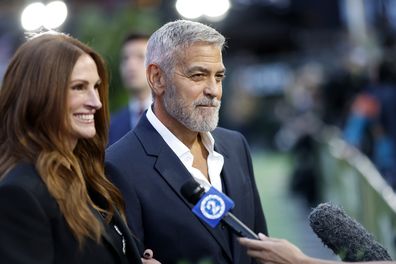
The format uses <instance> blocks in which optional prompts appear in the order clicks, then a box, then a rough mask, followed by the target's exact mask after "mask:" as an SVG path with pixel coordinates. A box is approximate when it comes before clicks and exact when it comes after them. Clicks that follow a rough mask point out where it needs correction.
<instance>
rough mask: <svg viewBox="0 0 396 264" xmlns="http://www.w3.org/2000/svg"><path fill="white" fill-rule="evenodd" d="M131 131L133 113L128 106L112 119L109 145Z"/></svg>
mask: <svg viewBox="0 0 396 264" xmlns="http://www.w3.org/2000/svg"><path fill="white" fill-rule="evenodd" d="M131 129H132V127H131V111H130V110H129V107H128V106H126V107H123V108H122V109H121V110H119V111H118V112H116V113H115V114H112V115H111V117H110V129H109V145H111V144H113V143H114V142H116V141H117V140H119V139H120V138H122V137H123V136H124V135H125V134H126V133H128V132H129V131H130V130H131Z"/></svg>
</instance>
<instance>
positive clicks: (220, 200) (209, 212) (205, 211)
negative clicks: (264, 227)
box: [180, 179, 259, 239]
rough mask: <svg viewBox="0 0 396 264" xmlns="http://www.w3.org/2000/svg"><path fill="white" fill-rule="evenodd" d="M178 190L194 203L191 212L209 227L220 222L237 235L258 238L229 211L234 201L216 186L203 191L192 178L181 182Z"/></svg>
mask: <svg viewBox="0 0 396 264" xmlns="http://www.w3.org/2000/svg"><path fill="white" fill-rule="evenodd" d="M180 192H181V193H182V195H183V197H184V198H185V199H186V200H187V201H188V202H190V203H191V204H193V205H195V206H194V207H193V209H192V211H193V213H194V214H195V215H197V216H198V217H199V218H200V219H201V220H203V221H204V222H205V223H207V224H209V225H210V226H211V227H213V228H214V227H216V226H217V225H218V224H219V222H222V223H223V224H225V225H227V226H228V227H230V228H231V230H232V231H233V232H234V233H235V234H236V235H238V236H241V237H247V238H251V239H259V238H258V236H257V235H256V234H255V233H254V232H253V231H252V230H251V229H249V227H247V226H246V225H245V224H244V223H242V222H241V221H240V220H239V219H238V218H236V216H234V215H233V214H232V213H230V212H229V211H230V210H231V209H232V208H233V207H234V202H233V201H232V200H231V199H230V198H229V197H228V196H226V195H225V194H224V193H222V192H219V191H218V190H217V189H216V188H213V187H211V188H210V189H209V190H208V191H207V192H205V189H204V188H203V187H202V186H201V185H200V184H199V183H197V182H196V181H195V180H193V179H192V180H190V181H188V182H186V183H185V184H183V186H182V187H181V190H180Z"/></svg>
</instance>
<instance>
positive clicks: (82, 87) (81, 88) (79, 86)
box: [72, 84, 84, 90]
mask: <svg viewBox="0 0 396 264" xmlns="http://www.w3.org/2000/svg"><path fill="white" fill-rule="evenodd" d="M72 89H73V90H83V89H84V85H83V84H76V85H73V86H72Z"/></svg>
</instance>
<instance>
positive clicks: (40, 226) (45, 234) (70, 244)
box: [0, 163, 141, 264]
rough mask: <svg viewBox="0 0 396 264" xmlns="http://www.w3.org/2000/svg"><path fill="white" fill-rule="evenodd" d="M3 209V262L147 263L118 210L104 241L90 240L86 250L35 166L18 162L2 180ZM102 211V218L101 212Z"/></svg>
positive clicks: (0, 251) (0, 223)
mask: <svg viewBox="0 0 396 264" xmlns="http://www.w3.org/2000/svg"><path fill="white" fill-rule="evenodd" d="M0 212H1V217H0V234H1V235H0V260H1V263H9V264H14V263H21V264H22V263H26V264H36V263H37V264H46V263H65V264H66V263H67V264H70V263H73V264H74V263H84V264H86V263H88V264H89V263H95V264H100V263H103V264H104V263H106V264H111V263H141V260H140V255H139V252H138V250H137V247H136V245H135V241H134V239H133V238H132V236H131V234H130V231H129V230H128V228H127V226H126V225H125V224H124V223H123V221H122V219H121V217H120V216H119V214H118V213H116V214H115V215H114V217H113V219H112V220H111V223H110V224H105V225H104V227H105V231H104V234H103V237H102V242H101V243H99V244H98V243H96V242H95V241H93V240H91V239H89V238H87V239H86V240H85V243H84V246H83V248H82V249H80V248H79V243H78V241H77V240H76V239H75V237H74V236H73V234H72V232H71V230H70V228H69V227H68V225H67V223H66V221H65V219H64V217H63V215H62V214H61V211H60V210H59V207H58V204H57V203H56V201H55V199H54V198H53V197H52V196H51V194H50V193H49V191H48V189H47V188H46V185H45V184H44V183H43V181H42V179H41V177H40V176H39V175H38V173H37V171H36V169H35V168H34V166H33V165H31V164H25V163H20V164H18V165H17V166H15V167H14V168H13V169H12V170H11V171H10V172H9V173H7V175H5V177H4V178H2V179H1V180H0ZM96 215H97V217H98V219H101V217H100V214H99V213H97V212H96ZM113 225H116V226H117V228H118V229H119V231H120V233H122V236H121V235H119V234H118V232H117V231H116V230H115V228H114V226H113ZM122 237H124V240H125V254H124V252H123V242H122Z"/></svg>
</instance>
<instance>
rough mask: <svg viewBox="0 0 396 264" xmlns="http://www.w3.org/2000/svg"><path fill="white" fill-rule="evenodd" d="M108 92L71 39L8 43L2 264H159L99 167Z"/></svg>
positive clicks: (2, 130) (0, 184)
mask: <svg viewBox="0 0 396 264" xmlns="http://www.w3.org/2000/svg"><path fill="white" fill-rule="evenodd" d="M107 91H108V77H107V73H106V69H105V64H104V62H103V60H102V59H101V57H100V56H99V55H98V54H97V53H96V52H94V51H93V50H92V49H91V48H89V47H88V46H86V45H84V44H82V43H81V42H79V41H78V40H76V39H74V38H72V37H69V36H67V35H64V34H61V33H43V34H40V35H38V36H36V37H34V38H32V39H30V40H28V41H27V42H26V43H24V44H23V45H22V46H21V47H20V48H19V49H18V50H17V51H16V53H15V55H14V57H13V58H12V60H11V62H10V64H9V66H8V68H7V71H6V73H5V76H4V79H3V85H2V88H1V89H0V116H1V118H2V124H1V126H0V212H1V217H0V234H1V235H0V260H1V262H2V263H11V264H12V263H29V264H34V263H40V264H43V263H142V261H143V263H158V262H157V261H155V260H153V259H149V260H145V259H141V258H140V256H139V252H138V251H137V248H136V245H135V241H134V239H133V238H132V236H131V235H130V233H129V231H128V228H127V227H126V225H125V222H124V217H123V211H124V208H123V200H122V198H121V195H120V193H119V191H118V190H117V189H116V188H115V187H114V186H113V185H112V184H111V183H110V182H109V181H108V180H107V179H106V177H105V175H104V167H103V159H104V149H105V146H106V143H107V130H108V100H107Z"/></svg>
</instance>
